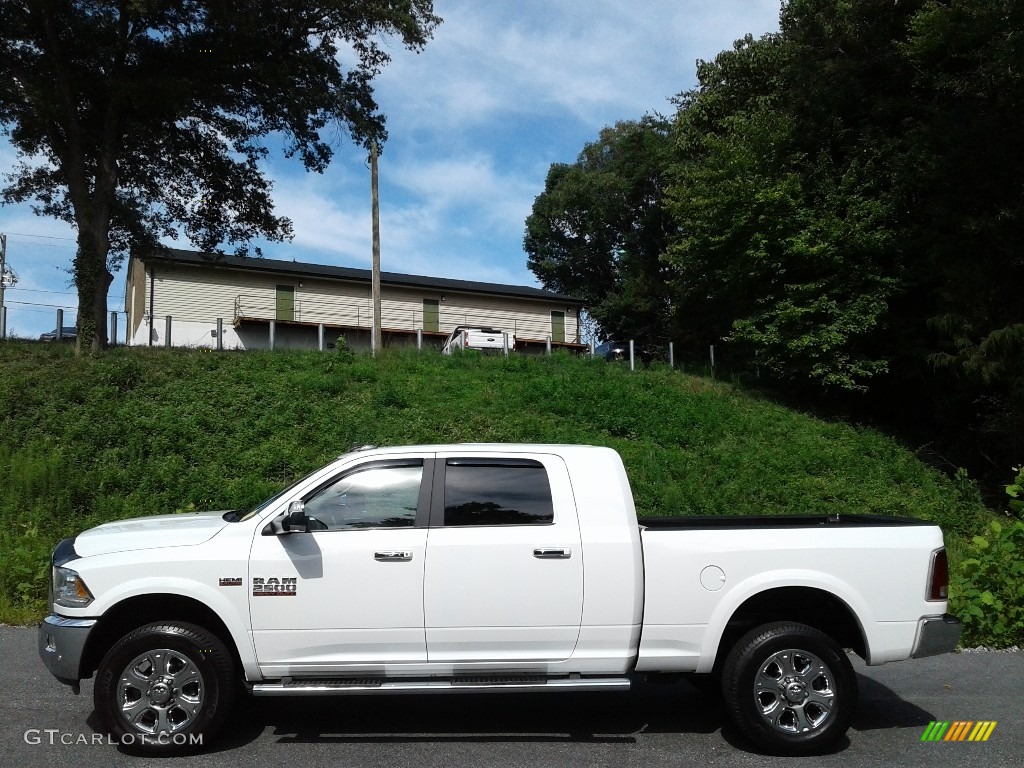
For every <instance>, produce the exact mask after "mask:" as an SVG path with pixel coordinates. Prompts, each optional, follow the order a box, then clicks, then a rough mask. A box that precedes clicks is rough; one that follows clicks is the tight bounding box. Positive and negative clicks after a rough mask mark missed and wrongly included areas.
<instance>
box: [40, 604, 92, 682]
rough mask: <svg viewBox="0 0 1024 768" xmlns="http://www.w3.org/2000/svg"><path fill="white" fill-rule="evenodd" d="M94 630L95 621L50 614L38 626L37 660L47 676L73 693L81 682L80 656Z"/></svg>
mask: <svg viewBox="0 0 1024 768" xmlns="http://www.w3.org/2000/svg"><path fill="white" fill-rule="evenodd" d="M94 626H96V619H69V618H67V617H65V616H57V615H56V614H50V615H49V616H47V617H46V618H45V619H43V622H42V623H41V624H40V625H39V658H41V659H42V660H43V664H45V665H46V668H47V669H48V670H50V674H51V675H53V676H54V677H56V678H57V679H58V680H59V681H60V682H62V683H64V684H65V685H70V686H71V687H72V688H75V689H77V688H78V681H79V680H81V679H82V675H81V671H80V670H81V668H82V653H83V651H84V650H85V643H86V641H87V640H88V639H89V633H90V632H92V628H93V627H94ZM76 692H77V691H76Z"/></svg>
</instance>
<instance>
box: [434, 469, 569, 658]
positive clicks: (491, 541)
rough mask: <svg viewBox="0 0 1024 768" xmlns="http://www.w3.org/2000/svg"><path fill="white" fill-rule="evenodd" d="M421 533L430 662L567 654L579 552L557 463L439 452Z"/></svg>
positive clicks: (566, 490) (564, 478) (564, 474)
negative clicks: (423, 534) (427, 528)
mask: <svg viewBox="0 0 1024 768" xmlns="http://www.w3.org/2000/svg"><path fill="white" fill-rule="evenodd" d="M430 526H431V527H430V531H429V533H428V540H427V563H426V572H425V575H424V592H423V594H424V606H423V607H424V622H425V626H426V640H427V656H428V659H429V660H430V661H431V662H503V661H516V662H521V661H559V660H563V659H567V658H568V657H569V656H570V655H572V652H573V650H574V648H575V647H576V641H577V639H578V638H579V633H580V624H581V623H582V616H583V551H582V548H581V543H580V531H579V523H578V521H577V517H576V506H575V502H574V500H573V495H572V487H571V485H570V483H569V473H568V470H567V469H566V466H565V463H564V462H563V461H562V459H561V458H560V457H558V456H554V455H547V454H544V455H531V456H530V458H511V457H508V456H495V455H493V454H491V455H488V454H486V453H482V452H471V451H460V452H448V453H439V454H438V455H437V459H436V462H435V468H434V481H433V498H432V501H431V518H430Z"/></svg>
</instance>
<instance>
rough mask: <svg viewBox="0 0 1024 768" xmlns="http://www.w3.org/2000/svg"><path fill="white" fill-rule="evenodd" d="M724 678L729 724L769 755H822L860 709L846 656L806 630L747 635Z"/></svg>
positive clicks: (782, 625) (776, 626)
mask: <svg viewBox="0 0 1024 768" xmlns="http://www.w3.org/2000/svg"><path fill="white" fill-rule="evenodd" d="M722 673H723V674H722V695H723V697H724V698H725V702H726V710H727V712H728V714H729V718H730V719H731V720H732V721H733V723H734V724H735V725H736V727H737V728H738V729H739V730H740V731H742V732H743V733H744V734H745V735H746V736H747V737H748V738H749V739H750V740H751V741H753V742H754V744H756V745H757V746H758V747H760V748H761V749H763V750H764V751H765V752H769V753H771V754H778V755H808V754H816V753H820V752H821V751H823V750H825V749H827V748H828V747H829V746H830V745H832V744H833V743H835V741H836V740H837V739H839V738H840V737H842V735H843V734H844V733H846V729H847V728H849V726H850V721H851V720H852V719H853V713H854V709H855V708H856V706H857V678H856V675H855V674H854V672H853V665H851V664H850V660H849V658H847V656H846V653H844V652H843V650H842V649H841V648H840V647H839V646H838V645H837V644H836V643H835V642H834V641H833V640H832V638H830V637H829V636H828V635H826V634H824V633H822V632H819V631H818V630H816V629H813V628H812V627H808V626H807V625H805V624H795V623H790V622H777V623H773V624H763V625H761V626H759V627H757V628H755V629H753V630H751V631H750V632H748V633H747V634H746V635H744V636H743V637H742V638H740V640H739V642H738V643H737V644H736V645H735V646H734V647H733V649H732V651H731V652H730V653H729V655H728V657H727V658H726V661H725V664H724V666H723V669H722Z"/></svg>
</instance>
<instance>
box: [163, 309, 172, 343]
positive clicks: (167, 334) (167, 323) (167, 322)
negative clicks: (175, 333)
mask: <svg viewBox="0 0 1024 768" xmlns="http://www.w3.org/2000/svg"><path fill="white" fill-rule="evenodd" d="M172 322H173V320H172V319H171V316H170V315H167V317H165V318H164V346H165V347H170V346H171V323H172Z"/></svg>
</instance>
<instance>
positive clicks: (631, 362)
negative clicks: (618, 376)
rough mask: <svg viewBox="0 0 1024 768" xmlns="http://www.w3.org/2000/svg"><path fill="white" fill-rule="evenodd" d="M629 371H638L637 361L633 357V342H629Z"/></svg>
mask: <svg viewBox="0 0 1024 768" xmlns="http://www.w3.org/2000/svg"><path fill="white" fill-rule="evenodd" d="M629 370H631V371H635V370H636V359H635V358H634V357H633V340H632V339H630V340H629Z"/></svg>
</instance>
